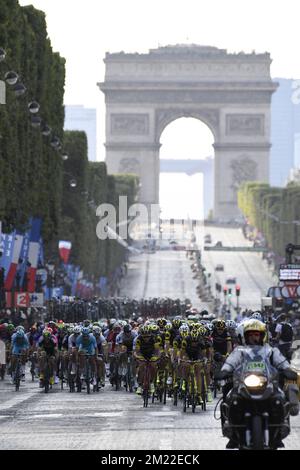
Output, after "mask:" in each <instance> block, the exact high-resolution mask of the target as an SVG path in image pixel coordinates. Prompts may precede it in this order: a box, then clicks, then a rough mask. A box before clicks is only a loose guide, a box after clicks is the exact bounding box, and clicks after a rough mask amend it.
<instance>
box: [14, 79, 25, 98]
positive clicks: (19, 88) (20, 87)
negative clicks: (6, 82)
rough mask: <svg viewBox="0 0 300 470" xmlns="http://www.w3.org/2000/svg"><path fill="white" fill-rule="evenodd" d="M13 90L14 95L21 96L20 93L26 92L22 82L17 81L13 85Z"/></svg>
mask: <svg viewBox="0 0 300 470" xmlns="http://www.w3.org/2000/svg"><path fill="white" fill-rule="evenodd" d="M13 91H14V93H15V95H16V96H22V95H24V93H26V87H25V85H23V83H22V82H18V83H16V84H15V86H14V87H13Z"/></svg>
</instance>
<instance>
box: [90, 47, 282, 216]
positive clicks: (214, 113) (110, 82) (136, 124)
mask: <svg viewBox="0 0 300 470" xmlns="http://www.w3.org/2000/svg"><path fill="white" fill-rule="evenodd" d="M105 64H106V74H105V81H104V82H103V83H100V84H99V87H100V89H101V91H103V93H104V94H105V100H106V144H105V145H106V163H107V167H108V172H109V173H124V172H128V169H131V170H132V171H133V172H135V173H137V174H138V175H139V176H140V179H141V184H142V187H141V192H140V194H141V196H140V197H141V202H144V203H146V204H151V203H158V201H159V187H158V185H159V148H160V136H161V134H162V132H163V130H164V128H165V127H166V126H167V125H168V124H169V123H170V122H172V121H174V120H176V119H178V118H180V117H194V118H197V119H200V120H201V121H203V122H204V123H205V124H207V126H208V127H209V128H210V130H211V131H212V133H213V135H214V138H215V144H214V149H215V198H214V199H215V207H214V215H215V217H216V218H222V219H230V218H232V217H235V216H236V214H237V198H236V192H237V188H238V185H239V184H240V182H241V181H244V180H247V178H250V177H251V178H255V179H256V180H257V181H264V182H268V180H269V150H270V141H269V140H270V101H271V95H272V93H273V92H274V91H275V90H276V88H277V84H275V83H273V82H272V80H271V77H270V64H271V59H270V55H269V54H268V53H265V54H254V53H252V54H245V53H243V52H241V53H238V54H228V53H227V51H226V50H224V49H218V48H215V47H203V46H197V45H191V46H187V45H183V46H182V45H177V46H167V47H161V48H158V49H153V50H150V51H149V53H148V54H125V53H124V52H121V53H116V54H106V58H105ZM245 159H246V160H247V162H246V166H247V169H246V170H245V171H242V170H241V171H240V170H239V166H241V167H242V166H244V164H245ZM130 160H132V162H131V163H130ZM250 167H251V168H250ZM126 170H127V171H126Z"/></svg>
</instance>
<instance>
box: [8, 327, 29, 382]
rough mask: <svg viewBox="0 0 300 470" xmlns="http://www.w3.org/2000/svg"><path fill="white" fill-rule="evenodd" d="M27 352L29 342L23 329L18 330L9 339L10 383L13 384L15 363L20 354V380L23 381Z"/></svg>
mask: <svg viewBox="0 0 300 470" xmlns="http://www.w3.org/2000/svg"><path fill="white" fill-rule="evenodd" d="M28 350H29V341H28V339H27V336H26V335H25V331H24V330H23V329H21V328H20V329H18V330H17V331H16V332H15V333H14V334H13V335H12V337H11V373H12V383H14V380H15V378H14V372H15V368H16V363H17V355H18V354H21V355H22V358H21V362H22V366H21V377H22V378H21V380H22V381H24V380H25V364H26V360H27V353H28Z"/></svg>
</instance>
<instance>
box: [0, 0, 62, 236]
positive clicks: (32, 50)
mask: <svg viewBox="0 0 300 470" xmlns="http://www.w3.org/2000/svg"><path fill="white" fill-rule="evenodd" d="M0 46H1V47H3V48H4V49H5V51H6V53H7V58H6V60H5V61H4V62H3V63H1V64H0V78H3V76H4V74H5V73H6V72H7V71H8V70H14V71H15V72H17V73H18V74H19V76H20V78H21V81H22V82H23V83H24V85H25V86H26V88H27V92H26V94H25V95H24V96H22V97H19V98H17V97H16V96H15V95H14V93H13V91H12V89H11V88H10V87H9V86H8V85H7V93H6V101H7V103H6V105H0V136H1V137H0V220H3V221H4V228H6V229H7V230H9V229H10V228H11V227H12V226H14V227H20V228H21V227H24V224H26V222H27V220H28V218H29V216H40V217H42V219H43V237H44V240H45V241H46V242H50V241H51V240H52V239H53V238H54V237H55V235H56V234H57V231H58V225H59V219H60V206H61V204H60V203H61V191H62V189H61V188H62V165H61V158H60V156H59V155H58V153H57V152H55V151H54V150H53V149H52V148H51V147H50V145H49V140H48V138H45V137H43V136H42V135H41V133H40V131H39V130H38V129H34V128H32V126H31V125H30V121H29V112H28V109H27V104H28V102H29V101H31V100H33V99H35V100H37V101H38V102H39V103H40V105H41V114H40V115H41V117H42V118H43V119H44V120H45V121H46V122H47V123H48V124H49V125H50V126H51V127H52V129H53V130H54V132H55V134H56V135H57V136H59V137H61V136H62V133H63V123H64V108H63V94H64V80H65V61H64V59H62V58H61V57H60V56H59V54H57V53H53V52H52V48H51V44H50V41H49V39H48V38H47V29H46V21H45V15H44V13H43V12H41V11H38V10H35V9H34V8H33V7H32V6H27V7H20V6H19V4H18V2H17V1H16V0H0Z"/></svg>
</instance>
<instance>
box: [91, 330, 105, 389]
mask: <svg viewBox="0 0 300 470" xmlns="http://www.w3.org/2000/svg"><path fill="white" fill-rule="evenodd" d="M93 335H94V337H95V339H96V343H97V349H98V355H97V357H96V365H97V377H98V379H99V381H100V385H101V387H104V386H105V364H104V360H103V358H104V357H107V348H108V345H107V341H106V339H105V338H104V336H103V335H102V330H101V328H100V326H98V325H94V326H93Z"/></svg>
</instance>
